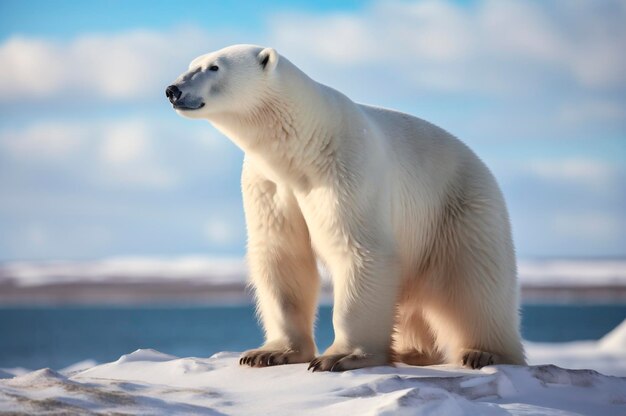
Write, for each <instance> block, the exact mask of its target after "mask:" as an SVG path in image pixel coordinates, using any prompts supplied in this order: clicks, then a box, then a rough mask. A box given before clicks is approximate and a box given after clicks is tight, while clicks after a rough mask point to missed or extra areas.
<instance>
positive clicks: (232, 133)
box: [211, 67, 339, 187]
mask: <svg viewBox="0 0 626 416" xmlns="http://www.w3.org/2000/svg"><path fill="white" fill-rule="evenodd" d="M291 69H294V70H295V71H297V72H295V73H289V74H288V76H284V77H283V74H281V81H283V82H284V84H281V85H277V86H276V89H275V90H273V91H268V94H267V95H266V98H265V99H264V100H263V101H262V103H261V105H259V106H258V107H256V108H255V109H253V110H252V111H249V112H247V114H246V115H241V114H222V115H220V116H219V117H217V118H216V119H215V120H211V121H212V123H213V124H214V125H215V127H217V128H218V129H219V130H220V131H222V132H223V133H224V134H225V135H226V136H228V137H229V138H230V139H231V140H233V142H235V144H237V145H238V146H239V147H240V148H241V149H242V150H243V151H244V152H245V153H246V157H247V158H248V159H250V160H251V161H252V163H257V164H258V165H259V166H260V167H261V168H262V170H263V171H264V172H267V173H268V179H273V180H278V181H282V182H285V183H290V184H291V185H293V186H299V187H302V186H304V187H311V186H314V185H315V183H314V182H316V181H317V182H324V181H325V180H326V179H327V178H328V177H329V176H330V175H331V174H332V172H331V170H332V169H333V167H334V161H335V154H336V146H337V143H336V142H335V140H334V136H335V135H336V133H337V131H338V130H337V127H336V126H337V125H338V119H339V114H338V113H337V111H334V110H335V109H334V107H335V106H334V105H333V102H332V98H331V97H329V96H328V94H324V93H323V92H322V91H321V88H324V87H322V86H321V85H320V84H317V83H315V82H314V81H313V80H311V79H310V78H308V77H307V76H306V75H305V74H304V73H301V72H300V71H299V70H298V69H297V68H295V67H293V68H289V70H291ZM283 70H285V69H283ZM298 72H300V73H298ZM283 78H284V79H283ZM331 132H334V133H331Z"/></svg>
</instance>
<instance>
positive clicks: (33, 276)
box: [0, 256, 247, 286]
mask: <svg viewBox="0 0 626 416" xmlns="http://www.w3.org/2000/svg"><path fill="white" fill-rule="evenodd" d="M246 275H247V271H246V265H245V262H244V261H243V260H242V259H240V258H232V259H231V258H208V257H202V256H186V257H179V258H170V259H167V258H149V257H122V258H111V259H103V260H96V261H48V262H27V261H23V262H17V261H16V262H8V263H5V264H4V265H1V266H0V280H2V279H4V280H11V281H14V282H15V283H16V285H17V286H38V285H49V284H61V283H65V284H67V283H81V284H84V283H100V282H104V283H129V282H131V283H134V282H139V283H141V282H146V283H148V282H153V281H168V280H169V281H181V280H182V281H196V282H198V283H212V284H227V283H239V282H243V281H244V280H245V277H246Z"/></svg>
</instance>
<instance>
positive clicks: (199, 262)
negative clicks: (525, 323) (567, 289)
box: [0, 256, 626, 286]
mask: <svg viewBox="0 0 626 416" xmlns="http://www.w3.org/2000/svg"><path fill="white" fill-rule="evenodd" d="M246 276H247V269H246V264H245V261H244V260H243V259H241V258H209V257H203V256H186V257H178V258H150V257H122V258H111V259H103V260H97V261H51V262H27V261H23V262H8V263H5V264H2V265H0V281H1V280H11V281H14V282H15V283H16V285H17V286H37V285H46V284H61V283H89V282H91V283H97V282H105V283H124V282H153V281H182V280H184V281H192V282H193V281H195V282H197V283H203V284H207V283H208V284H228V283H243V282H244V281H245V279H246ZM519 276H520V281H521V283H522V285H531V286H555V285H556V286H559V285H567V286H614V285H621V286H624V285H626V259H616V260H584V259H583V260H581V259H572V260H522V261H520V262H519Z"/></svg>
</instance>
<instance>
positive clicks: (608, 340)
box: [598, 319, 626, 352]
mask: <svg viewBox="0 0 626 416" xmlns="http://www.w3.org/2000/svg"><path fill="white" fill-rule="evenodd" d="M598 346H599V347H600V349H602V350H604V351H615V352H624V351H626V319H624V321H622V323H621V324H619V325H618V326H617V327H616V328H615V329H613V330H612V331H611V332H609V333H608V334H606V335H605V336H604V337H602V339H601V340H600V342H599V343H598Z"/></svg>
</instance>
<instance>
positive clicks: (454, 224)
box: [166, 45, 525, 371]
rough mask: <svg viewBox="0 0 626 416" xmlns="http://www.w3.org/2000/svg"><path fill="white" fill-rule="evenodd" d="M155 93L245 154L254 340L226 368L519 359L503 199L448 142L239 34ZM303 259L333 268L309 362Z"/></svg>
mask: <svg viewBox="0 0 626 416" xmlns="http://www.w3.org/2000/svg"><path fill="white" fill-rule="evenodd" d="M166 96H167V97H168V98H169V100H170V102H171V103H172V104H173V107H174V109H175V110H176V112H177V113H178V114H180V115H182V116H184V117H188V118H194V119H206V120H208V121H209V122H211V124H213V126H215V127H216V128H217V129H218V130H219V131H221V132H222V133H223V134H225V135H226V136H227V137H229V138H230V139H231V140H232V141H233V142H235V144H237V145H238V146H239V147H240V148H241V149H242V150H243V151H244V153H245V158H244V163H243V172H242V180H241V182H242V192H243V201H244V210H245V217H246V224H247V229H248V262H249V268H250V280H251V283H252V285H253V287H254V289H255V293H256V298H257V306H258V313H259V315H260V319H261V321H262V324H263V328H264V330H265V337H266V342H265V343H264V345H263V346H261V347H260V348H258V349H254V350H250V351H247V352H245V353H244V354H243V355H242V357H241V360H240V364H243V365H249V366H253V367H265V366H272V365H279V364H288V363H305V362H310V365H309V369H312V370H313V371H343V370H350V369H355V368H360V367H367V366H375V365H384V364H387V363H391V362H393V361H401V362H405V363H409V364H414V365H429V364H438V363H453V364H458V365H464V366H467V367H470V368H480V367H483V366H485V365H489V364H500V363H507V364H524V362H525V359H524V351H523V347H522V344H521V341H520V333H519V312H518V286H517V278H516V264H515V255H514V250H513V244H512V241H511V231H510V225H509V219H508V215H507V210H506V206H505V203H504V200H503V197H502V194H501V192H500V190H499V188H498V185H497V183H496V181H495V179H494V177H493V176H492V174H491V173H490V171H489V170H488V169H487V167H486V166H485V165H484V164H483V163H482V162H481V161H480V159H479V158H478V157H477V156H476V155H475V154H474V153H473V152H472V151H471V150H470V149H469V148H468V147H467V146H465V144H463V143H462V142H461V141H459V140H457V139H456V138H455V137H453V136H452V135H450V134H448V133H447V132H446V131H444V130H442V129H440V128H439V127H436V126H434V125H432V124H430V123H428V122H426V121H424V120H421V119H419V118H415V117H412V116H410V115H407V114H403V113H400V112H397V111H392V110H387V109H382V108H377V107H371V106H368V105H362V104H357V103H354V102H353V101H351V100H350V99H349V98H347V97H346V96H345V95H343V94H341V93H340V92H338V91H336V90H334V89H332V88H329V87H327V86H325V85H322V84H319V83H317V82H315V81H313V80H312V79H311V78H309V77H308V76H307V75H305V74H304V73H303V72H302V71H300V70H299V69H298V68H297V67H296V66H295V65H293V64H292V63H291V62H290V61H289V60H287V59H286V58H285V57H283V56H281V55H279V54H278V53H277V52H276V51H275V50H274V49H272V48H263V47H259V46H253V45H235V46H231V47H227V48H225V49H222V50H219V51H217V52H213V53H209V54H207V55H203V56H200V57H198V58H196V59H195V60H193V61H192V62H191V64H190V65H189V70H188V71H186V72H185V73H183V74H182V75H181V76H180V77H179V78H178V79H177V80H176V81H175V82H174V83H173V84H172V85H170V86H169V87H167V89H166ZM318 260H319V261H320V262H321V263H323V264H324V265H325V266H326V267H327V269H328V270H329V272H330V274H331V275H332V281H333V287H334V309H333V327H334V331H335V339H334V342H333V344H332V345H331V346H330V347H329V348H328V349H327V350H326V351H325V352H324V353H323V354H322V355H321V356H318V357H317V358H316V351H317V350H316V346H315V342H314V339H313V325H314V321H315V316H316V308H317V297H318V291H319V285H320V283H319V276H318V267H317V261H318Z"/></svg>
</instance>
